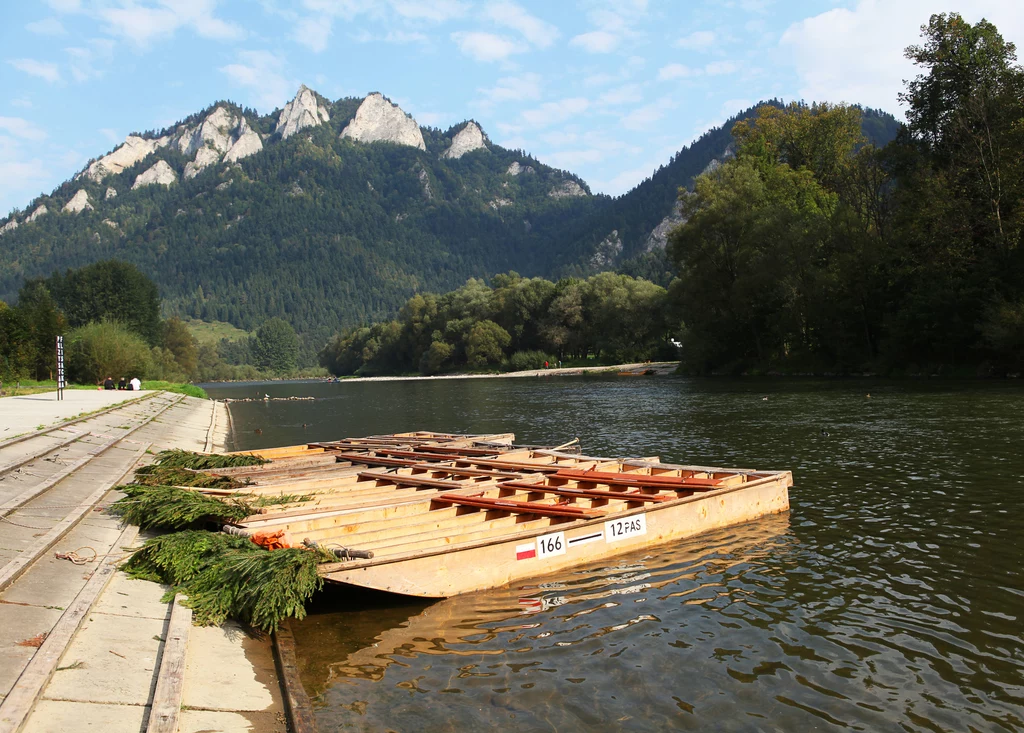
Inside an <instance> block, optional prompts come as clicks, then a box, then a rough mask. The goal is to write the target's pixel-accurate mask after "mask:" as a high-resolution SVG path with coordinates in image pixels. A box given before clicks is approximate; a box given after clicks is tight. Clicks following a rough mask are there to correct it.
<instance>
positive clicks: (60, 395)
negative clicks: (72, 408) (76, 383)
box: [57, 336, 65, 400]
mask: <svg viewBox="0 0 1024 733" xmlns="http://www.w3.org/2000/svg"><path fill="white" fill-rule="evenodd" d="M64 386H65V385H64V337H63V336H58V337H57V399H58V400H62V399H64Z"/></svg>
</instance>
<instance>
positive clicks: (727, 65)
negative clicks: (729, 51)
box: [704, 61, 740, 76]
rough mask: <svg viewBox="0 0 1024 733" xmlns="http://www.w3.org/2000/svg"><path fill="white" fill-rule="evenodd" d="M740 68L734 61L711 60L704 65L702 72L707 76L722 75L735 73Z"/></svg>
mask: <svg viewBox="0 0 1024 733" xmlns="http://www.w3.org/2000/svg"><path fill="white" fill-rule="evenodd" d="M739 70H740V65H739V64H737V63H736V62H735V61H712V62H711V63H710V64H708V65H707V66H705V67H704V73H705V74H707V75H708V76H724V75H725V74H735V73H736V72H737V71H739Z"/></svg>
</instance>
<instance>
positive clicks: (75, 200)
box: [64, 188, 92, 214]
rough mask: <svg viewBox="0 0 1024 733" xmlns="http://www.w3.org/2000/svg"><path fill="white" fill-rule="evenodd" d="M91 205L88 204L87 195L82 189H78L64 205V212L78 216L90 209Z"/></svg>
mask: <svg viewBox="0 0 1024 733" xmlns="http://www.w3.org/2000/svg"><path fill="white" fill-rule="evenodd" d="M91 208H92V204H91V203H89V194H87V193H86V192H85V189H84V188H80V189H78V191H77V192H76V193H75V195H74V196H72V197H71V200H70V201H68V202H67V203H66V204H64V211H66V212H67V213H69V214H78V213H81V212H83V211H85V210H86V209H91Z"/></svg>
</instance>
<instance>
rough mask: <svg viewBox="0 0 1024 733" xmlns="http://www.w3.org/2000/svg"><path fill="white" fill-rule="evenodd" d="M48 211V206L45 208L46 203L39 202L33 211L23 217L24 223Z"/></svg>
mask: <svg viewBox="0 0 1024 733" xmlns="http://www.w3.org/2000/svg"><path fill="white" fill-rule="evenodd" d="M49 213H50V210H49V209H48V208H46V204H39V206H37V207H36V210H35V211H33V212H32V213H31V214H29V215H28V216H26V217H25V223H26V224H28V223H30V222H33V221H35V220H36V219H38V218H39V217H40V216H42V215H43V214H49Z"/></svg>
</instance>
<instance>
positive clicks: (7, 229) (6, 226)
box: [0, 219, 18, 236]
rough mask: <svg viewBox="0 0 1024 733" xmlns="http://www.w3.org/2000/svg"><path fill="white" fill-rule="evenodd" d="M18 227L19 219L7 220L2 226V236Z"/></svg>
mask: <svg viewBox="0 0 1024 733" xmlns="http://www.w3.org/2000/svg"><path fill="white" fill-rule="evenodd" d="M17 228H18V220H17V219H11V220H10V221H9V222H7V223H6V224H4V225H3V226H2V227H0V236H3V235H4V234H7V232H13V231H14V230H15V229H17Z"/></svg>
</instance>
